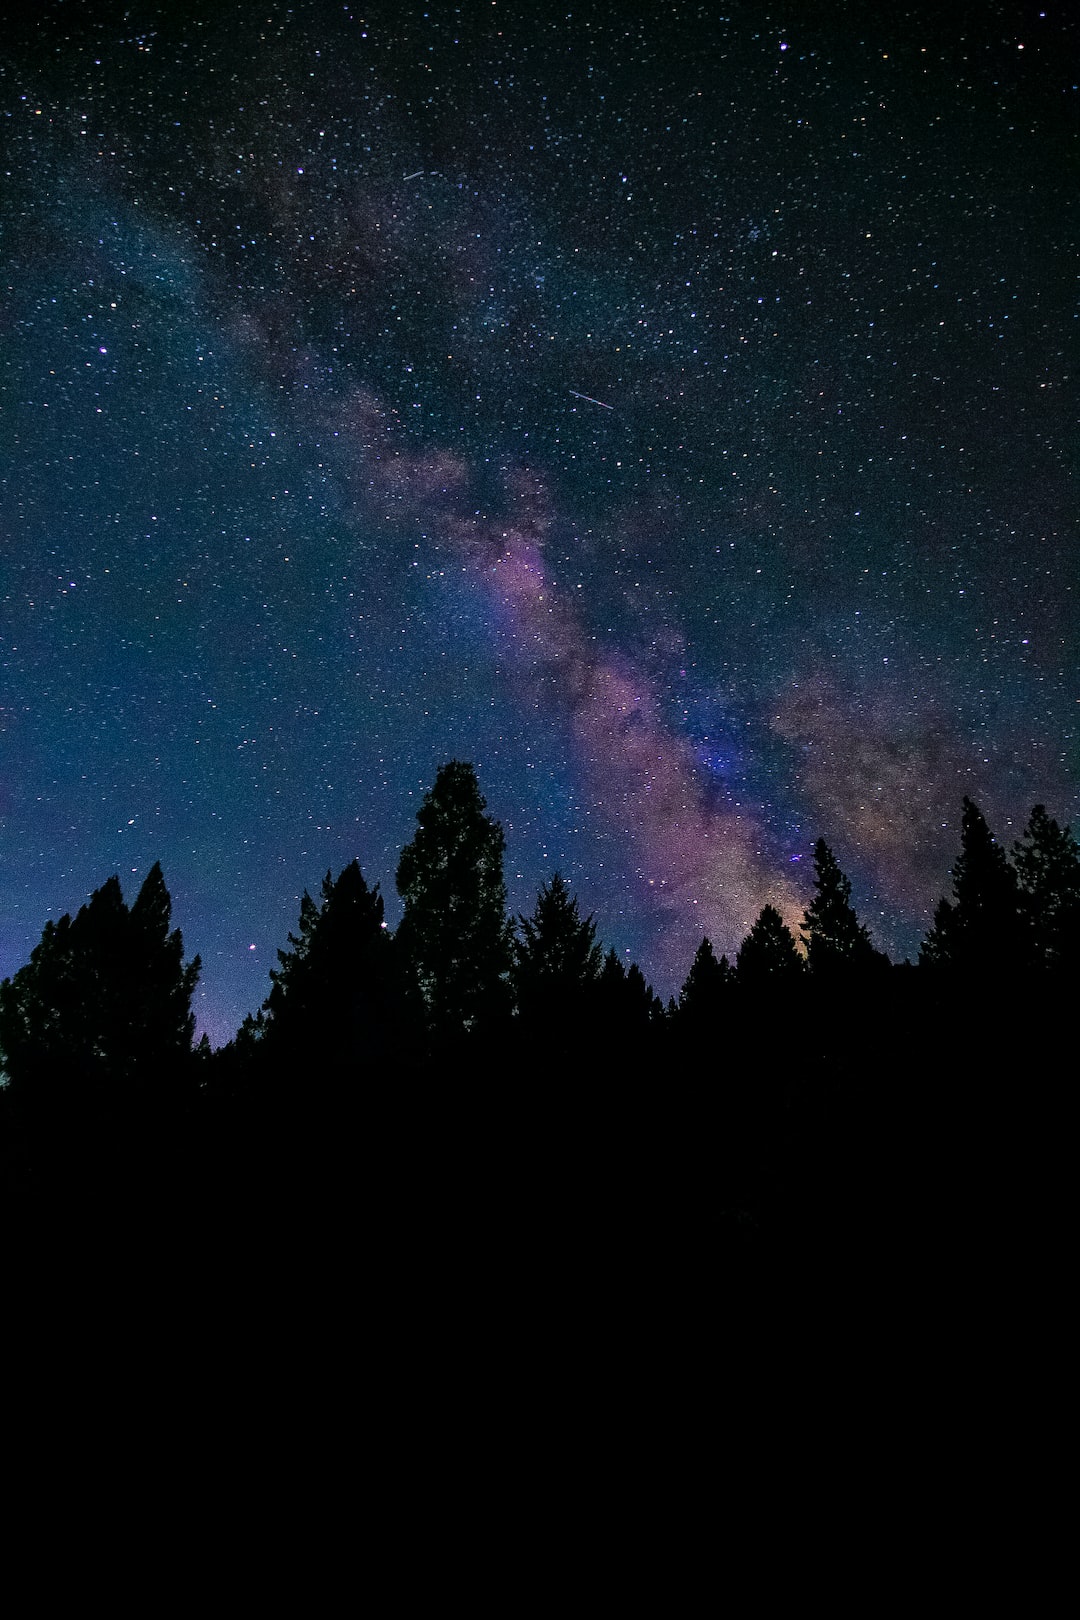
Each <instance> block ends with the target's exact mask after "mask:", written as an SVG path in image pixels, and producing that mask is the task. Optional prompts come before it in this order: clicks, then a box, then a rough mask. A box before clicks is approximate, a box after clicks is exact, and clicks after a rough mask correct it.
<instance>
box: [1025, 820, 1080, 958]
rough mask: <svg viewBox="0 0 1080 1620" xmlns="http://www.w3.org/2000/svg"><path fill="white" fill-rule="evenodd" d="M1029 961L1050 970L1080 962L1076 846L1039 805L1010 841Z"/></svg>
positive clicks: (1079, 878) (1079, 887)
mask: <svg viewBox="0 0 1080 1620" xmlns="http://www.w3.org/2000/svg"><path fill="white" fill-rule="evenodd" d="M1013 865H1014V868H1015V871H1016V876H1017V880H1018V883H1019V889H1020V909H1021V914H1022V916H1023V919H1024V926H1025V932H1026V935H1027V944H1028V950H1029V952H1030V958H1031V962H1032V965H1033V966H1035V967H1038V968H1048V969H1051V970H1053V971H1061V972H1063V971H1065V970H1067V969H1073V970H1075V969H1076V968H1077V967H1080V846H1078V845H1077V842H1076V839H1075V838H1074V837H1073V835H1072V832H1071V831H1070V829H1069V828H1068V827H1059V826H1058V824H1057V822H1056V821H1054V820H1053V819H1052V817H1050V816H1049V815H1047V813H1046V809H1045V807H1044V806H1043V805H1041V804H1037V805H1036V806H1035V808H1034V809H1033V810H1032V812H1031V816H1030V818H1029V820H1028V824H1027V826H1026V828H1025V829H1024V835H1023V837H1022V838H1021V839H1018V840H1017V842H1016V844H1015V845H1014V846H1013Z"/></svg>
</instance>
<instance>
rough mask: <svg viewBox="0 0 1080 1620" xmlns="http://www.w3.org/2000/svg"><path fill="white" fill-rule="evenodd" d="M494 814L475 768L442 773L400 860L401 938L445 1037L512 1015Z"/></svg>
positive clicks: (435, 1025) (459, 766)
mask: <svg viewBox="0 0 1080 1620" xmlns="http://www.w3.org/2000/svg"><path fill="white" fill-rule="evenodd" d="M486 809H487V805H486V802H485V800H484V798H483V797H482V795H481V793H480V787H479V784H478V782H477V779H476V772H475V770H474V769H473V767H472V766H471V765H469V764H465V763H464V762H462V761H461V760H451V761H450V762H449V763H448V764H446V765H443V766H441V767H440V769H439V772H438V774H437V776H436V778H435V784H434V786H433V787H432V788H431V791H430V792H429V793H428V794H426V795H425V798H424V802H423V804H422V805H421V807H420V809H419V810H418V811H417V814H416V820H417V831H416V834H415V836H414V838H413V839H412V842H411V843H409V844H406V846H405V848H404V849H403V850H402V852H401V859H400V860H399V862H398V869H397V889H398V893H399V895H400V896H401V898H402V901H403V902H404V911H403V913H402V918H401V922H400V924H399V926H398V930H397V939H398V943H399V944H400V946H401V950H402V952H403V954H404V957H405V960H406V961H407V962H408V964H409V965H410V967H411V968H412V970H413V972H414V973H415V975H416V979H417V983H418V985H419V988H420V992H421V995H422V996H423V1000H424V1006H425V1008H426V1011H427V1017H428V1022H429V1025H430V1028H431V1031H432V1033H433V1035H435V1037H436V1038H439V1037H442V1036H454V1035H461V1034H464V1033H467V1032H469V1031H471V1030H473V1029H475V1028H476V1027H477V1026H478V1025H480V1024H483V1023H485V1022H490V1021H491V1020H493V1019H496V1018H498V1017H499V1016H500V1015H501V1014H503V1013H504V1012H506V1011H507V1010H508V1008H509V1002H510V992H509V984H508V975H509V971H510V966H511V940H512V937H513V929H512V924H511V922H510V919H509V918H508V916H507V914H506V883H505V880H504V878H503V852H504V849H505V839H504V837H503V830H502V828H501V827H500V826H499V824H498V822H497V821H495V820H494V819H493V818H492V817H491V816H488V815H486V814H485V811H486Z"/></svg>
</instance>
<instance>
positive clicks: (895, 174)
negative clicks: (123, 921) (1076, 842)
mask: <svg viewBox="0 0 1080 1620" xmlns="http://www.w3.org/2000/svg"><path fill="white" fill-rule="evenodd" d="M628 9H629V8H627V7H625V6H616V5H614V4H604V3H592V4H588V5H585V6H582V7H581V8H566V7H562V8H554V7H546V6H544V5H537V6H533V7H529V8H512V7H509V6H503V5H501V4H500V5H496V6H491V5H486V4H485V5H466V6H463V7H461V8H460V10H454V9H452V8H440V7H435V6H429V7H428V9H427V11H426V12H425V10H424V9H423V8H422V7H420V6H412V5H408V4H406V5H399V6H393V7H390V6H385V7H377V8H370V7H369V8H367V9H365V10H364V11H363V13H361V12H360V11H359V10H357V9H355V8H351V7H347V6H341V5H334V6H324V5H314V4H312V5H303V4H301V5H297V6H294V7H291V8H286V7H284V6H281V5H279V4H277V3H276V0H272V3H270V4H268V5H266V6H265V7H260V8H246V7H245V8H240V9H239V10H238V11H237V12H236V13H235V14H233V13H231V12H229V13H227V14H226V12H223V11H222V10H221V8H218V9H217V10H216V11H215V10H214V9H213V8H208V7H195V6H193V7H184V6H182V5H170V6H168V7H166V6H156V7H155V6H153V5H149V6H146V7H142V8H139V15H138V19H137V20H136V21H134V22H133V21H131V20H126V19H127V18H128V12H125V10H124V9H122V8H115V9H114V8H111V7H110V6H108V5H105V4H95V5H89V4H88V5H83V6H80V5H72V4H66V5H60V4H53V5H46V6H44V7H43V8H42V10H41V12H40V15H39V16H37V17H36V18H35V19H34V21H33V24H32V25H29V24H28V25H27V27H26V31H25V34H22V35H20V33H19V29H18V26H15V27H13V28H11V29H10V30H9V37H7V39H6V40H5V45H4V54H3V55H2V56H0V92H2V104H0V112H2V119H3V133H4V140H5V148H4V162H3V193H2V196H0V219H2V224H3V254H4V268H5V272H6V274H5V278H4V285H5V288H6V292H5V321H4V353H3V362H4V363H3V370H2V372H0V390H2V393H0V405H2V411H3V424H4V425H3V441H2V463H0V479H2V492H3V506H2V511H3V536H2V543H3V553H2V563H0V566H2V576H0V638H2V639H0V675H2V685H0V724H2V726H3V732H2V755H0V815H2V818H3V827H4V846H5V856H4V863H3V868H2V872H3V876H2V879H0V972H10V971H13V970H14V969H15V968H16V967H18V966H19V965H20V964H21V963H22V962H23V961H24V960H25V959H26V956H27V955H28V953H29V950H30V948H31V947H32V945H33V943H34V941H35V940H36V938H37V937H38V935H39V933H40V930H41V927H42V924H43V923H44V921H45V919H46V918H47V917H48V916H50V915H53V916H55V915H58V914H59V913H60V912H62V911H64V910H69V909H72V908H74V907H75V906H77V905H78V904H79V903H81V901H82V900H83V898H85V896H86V894H87V893H89V891H90V890H91V889H92V888H94V887H96V886H97V885H98V884H100V883H101V882H103V881H104V879H105V878H106V877H107V876H108V875H109V874H110V873H111V872H113V871H117V872H119V874H120V877H121V880H122V882H123V883H124V885H125V890H126V891H131V892H134V890H135V887H136V885H137V884H138V882H139V880H140V878H141V876H142V875H143V874H144V873H145V871H146V870H147V868H148V867H149V865H150V864H151V862H152V861H154V860H155V859H159V858H160V860H161V861H162V864H163V867H164V870H165V875H166V879H167V881H168V883H169V886H170V889H171V891H172V894H173V897H174V903H175V908H176V915H177V920H178V921H179V922H180V924H181V925H182V927H183V929H184V932H185V939H186V943H187V946H188V949H189V950H190V951H195V950H197V951H199V952H200V953H201V955H202V958H203V976H202V981H201V985H200V991H199V1008H200V1017H201V1021H202V1023H203V1025H204V1027H206V1028H207V1029H209V1030H210V1032H211V1034H212V1035H213V1037H214V1038H215V1040H217V1039H223V1038H226V1037H227V1036H228V1035H229V1034H230V1033H231V1032H232V1030H233V1029H234V1028H235V1027H236V1025H237V1024H238V1022H239V1020H240V1019H241V1018H242V1016H243V1014H244V1013H245V1012H247V1011H249V1010H251V1009H252V1008H254V1007H255V1006H256V1005H257V1004H258V1002H259V1001H260V1000H261V999H262V996H263V995H264V994H265V991H266V988H267V983H268V981H267V977H266V975H267V970H268V968H269V967H270V966H271V965H272V964H273V963H274V951H275V948H276V947H277V946H279V945H281V944H283V943H284V937H285V933H286V931H287V929H288V928H289V927H291V926H294V925H295V919H296V914H297V908H298V904H299V896H300V893H301V891H302V889H303V888H304V887H307V888H309V889H314V888H315V886H316V885H317V884H318V882H319V880H320V879H321V877H322V875H323V873H324V872H325V871H326V870H327V869H328V868H329V869H333V870H335V871H336V870H338V869H340V867H341V866H343V865H344V864H345V863H346V862H347V861H348V860H350V859H351V858H352V857H353V856H354V855H356V856H359V858H360V861H361V864H362V866H363V869H364V872H365V875H366V876H367V877H368V878H369V880H371V881H381V882H382V884H383V886H384V888H385V889H386V890H387V891H388V893H387V900H388V913H389V915H390V917H391V919H393V918H394V917H395V916H396V915H397V910H396V899H395V897H394V896H393V893H392V878H393V873H394V869H395V866H396V861H397V854H398V851H399V850H400V848H401V845H402V844H403V843H404V842H405V841H406V840H407V839H408V838H409V837H410V836H411V832H412V829H413V826H414V820H413V818H414V815H415V811H416V809H417V807H418V805H419V803H420V800H421V797H422V795H423V792H424V791H425V789H426V788H427V787H428V786H429V785H430V784H431V782H432V780H433V778H434V774H435V771H436V769H437V768H438V765H439V764H440V763H442V762H443V761H444V760H446V759H449V758H453V757H458V758H466V759H470V760H472V761H473V762H474V763H475V765H476V767H477V770H478V773H479V776H480V780H481V786H482V788H483V790H484V792H485V794H486V796H487V798H488V802H489V808H490V809H491V811H492V812H493V813H494V814H495V815H497V816H498V818H499V819H500V820H501V821H502V823H503V825H504V827H505V830H506V835H507V874H508V881H509V886H510V892H511V900H512V903H513V905H514V906H515V908H516V909H519V910H524V911H528V910H531V907H532V903H533V900H534V897H535V893H536V890H537V888H538V887H539V885H540V883H541V882H543V881H545V880H546V879H547V878H549V877H550V876H551V874H552V872H553V871H554V870H555V869H558V870H560V871H562V873H563V874H564V876H565V877H566V878H567V880H568V881H569V882H570V884H571V885H572V886H573V888H574V889H575V890H576V891H577V892H578V893H579V895H580V898H581V901H582V905H583V907H584V908H585V909H586V910H587V911H593V912H595V914H596V918H597V923H598V928H599V932H600V934H601V936H602V937H603V939H604V940H605V942H606V943H610V944H613V945H615V946H616V948H617V949H618V950H619V951H620V952H621V953H623V954H624V955H625V956H627V958H629V957H633V958H634V959H636V960H638V961H640V963H641V965H642V967H643V968H644V970H645V971H646V973H647V974H648V975H649V976H650V977H651V978H652V979H653V980H654V982H655V983H656V985H657V988H658V989H660V990H661V991H662V992H663V993H664V994H665V995H666V994H668V993H670V992H671V991H672V990H674V989H677V987H678V984H679V983H680V981H681V979H682V977H683V976H684V974H685V971H686V968H687V967H688V965H689V961H690V958H691V956H692V954H693V950H694V948H695V947H696V945H697V943H698V942H699V940H700V938H701V936H702V934H705V933H707V934H709V936H710V937H711V938H712V939H713V940H714V942H715V944H716V945H717V947H718V949H723V950H726V951H728V952H729V953H731V952H733V951H734V950H735V949H736V948H737V946H738V943H739V941H740V939H741V938H742V936H743V935H744V933H745V932H746V929H747V928H748V926H749V924H750V922H751V921H752V920H753V917H754V915H755V914H756V912H757V911H758V910H759V909H760V907H761V906H762V905H763V904H764V903H766V902H767V901H768V902H771V903H774V904H776V905H778V906H779V907H780V909H781V910H782V911H783V912H784V914H785V915H786V916H787V917H788V918H789V920H790V921H792V922H793V923H794V922H796V921H797V919H798V916H799V913H800V910H801V907H802V905H803V904H804V903H805V900H806V898H807V894H808V889H809V880H810V877H811V873H810V871H809V870H808V868H809V866H810V851H811V850H812V847H813V843H814V840H815V839H816V838H817V837H819V836H822V835H823V836H825V837H826V838H827V839H828V840H829V842H830V843H831V844H832V845H833V847H834V848H835V850H836V852H837V854H838V856H839V858H840V860H841V863H842V864H843V866H844V868H845V870H846V871H847V872H848V873H849V875H850V876H851V878H852V880H853V884H854V892H855V898H856V900H857V902H858V905H859V908H860V913H861V915H862V916H863V918H864V920H865V921H866V922H867V923H868V924H869V925H870V927H871V930H872V932H873V933H874V935H875V938H876V939H877V940H878V941H879V942H880V943H881V944H882V945H884V946H885V947H886V948H887V949H889V950H890V951H892V952H893V953H894V954H897V955H901V956H902V955H904V954H910V953H911V952H913V950H914V948H915V946H916V945H917V943H918V940H919V938H920V936H921V934H922V933H923V932H924V931H925V928H926V926H927V924H928V920H929V915H930V912H931V910H932V907H933V904H934V902H935V900H936V899H937V896H938V895H939V894H940V893H941V891H942V889H943V887H944V886H945V885H946V883H947V881H948V868H949V864H950V861H951V859H952V858H953V855H954V853H955V847H956V839H957V836H958V823H959V806H960V800H961V798H962V796H963V795H964V794H965V793H966V794H970V795H971V796H972V797H974V798H975V799H976V800H977V801H978V802H979V803H980V804H981V805H982V806H983V808H984V809H985V811H986V812H987V815H988V817H989V819H990V821H991V824H992V825H993V826H994V827H995V829H996V830H997V832H998V833H999V835H1000V836H1002V837H1003V838H1004V839H1005V840H1008V839H1010V838H1012V837H1014V836H1016V835H1017V833H1018V832H1019V830H1020V826H1021V825H1022V823H1023V820H1024V819H1025V817H1026V814H1027V812H1028V810H1029V809H1030V807H1031V805H1032V804H1034V803H1035V802H1038V801H1043V802H1045V803H1046V804H1047V806H1048V808H1049V809H1050V810H1051V813H1052V814H1054V815H1056V816H1058V817H1059V819H1061V820H1065V821H1068V820H1070V819H1072V820H1074V821H1075V820H1076V819H1078V818H1077V809H1078V805H1077V791H1078V790H1077V775H1078V773H1077V767H1078V764H1080V754H1078V749H1077V741H1076V736H1077V729H1076V728H1077V713H1078V702H1080V690H1078V687H1077V668H1078V661H1077V629H1078V615H1077V608H1076V581H1077V576H1078V570H1077V533H1076V515H1075V514H1076V496H1075V461H1076V446H1077V437H1076V417H1077V411H1076V403H1077V402H1076V392H1075V384H1074V381H1073V375H1074V371H1075V358H1076V355H1075V348H1076V333H1077V318H1076V302H1075V264H1076V256H1077V247H1078V240H1077V237H1078V232H1077V207H1078V202H1077V199H1078V196H1080V188H1078V186H1077V177H1078V171H1077V146H1078V135H1077V116H1078V101H1080V91H1078V90H1077V85H1076V83H1075V82H1074V81H1075V80H1076V78H1077V74H1076V71H1075V64H1076V62H1077V60H1078V59H1080V53H1078V51H1077V45H1078V37H1077V24H1076V21H1075V20H1074V18H1073V16H1072V15H1071V8H1069V7H1067V6H1063V5H1057V6H1055V5H1052V4H1047V5H1045V6H1033V7H1027V6H1023V5H1003V4H1001V5H994V4H989V5H987V6H984V7H980V8H979V9H978V16H977V18H973V19H972V21H971V22H970V25H969V24H966V23H965V22H964V21H963V20H959V21H955V20H952V19H951V17H950V16H949V15H941V13H948V12H949V11H950V9H951V8H943V7H940V6H934V7H929V6H926V7H923V6H911V7H908V8H906V9H904V10H899V11H897V12H896V13H895V15H889V16H883V15H879V13H880V9H881V8H879V7H877V6H873V5H870V4H866V5H862V4H858V3H852V4H846V5H840V4H838V3H825V0H821V3H808V4H807V5H805V6H803V5H800V6H799V7H797V8H794V10H795V12H796V13H797V14H796V15H795V16H794V17H791V16H787V15H781V14H780V13H779V12H778V11H775V10H774V9H773V8H772V7H770V6H768V5H765V6H763V5H760V4H756V3H755V4H749V3H745V4H744V3H738V4H734V5H731V6H728V7H725V8H723V15H717V14H716V8H713V7H708V6H695V5H681V4H675V3H673V4H670V5H668V6H665V7H656V8H642V16H641V17H640V18H628V17H627V15H626V13H627V11H628ZM219 12H220V15H219ZM793 25H794V26H793Z"/></svg>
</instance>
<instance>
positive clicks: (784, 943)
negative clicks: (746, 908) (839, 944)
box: [735, 906, 804, 990]
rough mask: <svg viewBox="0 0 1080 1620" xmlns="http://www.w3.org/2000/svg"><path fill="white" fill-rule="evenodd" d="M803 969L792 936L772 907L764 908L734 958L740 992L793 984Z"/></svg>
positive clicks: (801, 959) (801, 960)
mask: <svg viewBox="0 0 1080 1620" xmlns="http://www.w3.org/2000/svg"><path fill="white" fill-rule="evenodd" d="M803 969H804V963H803V958H802V957H801V956H800V954H799V947H798V945H797V944H796V943H795V936H794V935H793V934H792V932H791V930H790V928H788V926H787V924H786V923H785V922H784V919H783V917H781V915H780V913H779V912H778V911H777V909H776V907H775V906H763V907H762V909H761V912H760V914H759V915H758V918H757V920H756V922H755V923H754V925H753V927H752V928H751V930H750V932H749V933H748V934H747V936H746V938H745V939H744V940H743V942H742V944H741V945H740V946H739V951H738V955H737V956H736V958H735V977H736V982H737V983H738V985H739V987H740V988H741V989H747V990H764V989H772V988H779V987H781V986H782V985H785V984H793V983H795V982H796V981H797V980H798V979H799V978H800V977H801V975H802V973H803Z"/></svg>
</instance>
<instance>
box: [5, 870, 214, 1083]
mask: <svg viewBox="0 0 1080 1620" xmlns="http://www.w3.org/2000/svg"><path fill="white" fill-rule="evenodd" d="M171 913H172V904H171V901H170V899H169V893H168V890H167V889H166V887H165V880H164V878H163V876H162V873H161V867H160V865H159V864H157V863H156V862H155V864H154V866H153V867H152V868H151V869H150V871H149V873H148V874H147V877H146V879H145V881H144V883H143V885H142V888H141V889H140V891H139V894H138V896H137V898H136V900H135V903H134V905H133V906H132V907H131V909H130V911H129V910H128V907H127V906H126V905H125V903H124V897H123V893H122V892H121V889H120V881H119V879H118V878H116V877H111V878H109V879H108V881H107V882H106V883H104V884H102V886H101V888H100V889H96V890H95V891H94V893H93V894H92V895H91V897H90V899H89V901H88V902H87V904H86V905H84V906H82V907H81V908H80V910H79V911H78V913H77V915H76V916H75V918H74V919H72V918H71V917H70V916H69V915H65V916H63V917H61V918H60V920H59V921H58V922H55V923H54V922H51V921H50V922H47V923H46V924H45V928H44V931H43V933H42V936H41V940H40V941H39V943H38V944H37V945H36V946H35V947H34V950H33V951H32V952H31V954H30V960H29V962H28V963H27V964H26V966H25V967H23V968H20V970H19V971H18V973H16V974H15V975H14V977H13V978H11V979H8V980H5V981H4V983H3V985H2V986H0V1048H2V1050H3V1054H4V1066H5V1068H6V1070H7V1073H8V1075H9V1077H10V1079H11V1081H12V1083H13V1084H14V1085H20V1084H24V1083H25V1082H27V1081H29V1080H33V1079H41V1080H43V1081H47V1082H49V1083H51V1084H52V1085H53V1086H62V1087H71V1086H77V1085H80V1084H81V1083H83V1082H86V1081H93V1082H97V1083H98V1084H99V1085H100V1084H103V1083H108V1084H109V1085H110V1086H111V1087H113V1088H114V1089H115V1088H125V1087H131V1086H134V1085H136V1084H138V1086H139V1087H140V1089H142V1090H144V1091H147V1092H149V1091H150V1090H151V1089H152V1088H155V1087H157V1088H158V1089H160V1088H161V1087H162V1085H163V1084H165V1083H167V1082H168V1081H173V1080H176V1079H177V1078H178V1077H180V1076H181V1075H185V1074H187V1073H188V1065H189V1063H190V1059H191V1041H192V1035H193V1033H194V1028H195V1019H194V1015H193V1013H192V1011H191V998H192V994H193V992H194V989H195V984H196V981H197V979H198V976H199V958H198V957H195V958H194V960H193V961H192V962H190V963H189V964H188V965H187V966H186V967H185V966H184V962H183V954H184V946H183V939H182V937H181V934H180V930H179V929H174V930H172V931H170V928H169V923H170V920H171Z"/></svg>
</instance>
